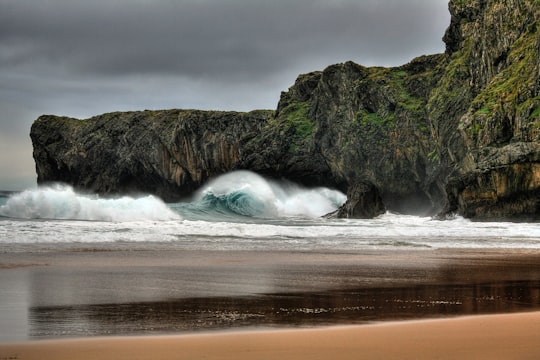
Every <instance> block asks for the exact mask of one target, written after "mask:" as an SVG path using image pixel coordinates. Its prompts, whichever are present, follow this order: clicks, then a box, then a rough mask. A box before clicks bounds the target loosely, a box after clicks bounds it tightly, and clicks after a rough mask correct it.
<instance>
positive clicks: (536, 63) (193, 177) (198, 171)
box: [31, 0, 540, 219]
mask: <svg viewBox="0 0 540 360" xmlns="http://www.w3.org/2000/svg"><path fill="white" fill-rule="evenodd" d="M449 9H450V12H451V16H452V17H451V24H450V26H449V28H448V30H447V31H446V34H445V36H444V41H445V43H446V52H445V53H444V54H437V55H430V56H421V57H419V58H416V59H414V60H412V61H411V62H410V63H408V64H406V65H403V66H400V67H394V68H382V67H371V68H367V67H363V66H361V65H358V64H355V63H352V62H347V63H343V64H336V65H332V66H329V67H328V68H327V69H325V70H324V71H318V72H313V73H309V74H303V75H300V76H299V77H298V79H297V80H296V82H295V84H294V85H293V86H292V87H291V88H289V90H288V91H287V92H283V93H282V95H281V99H280V101H279V104H278V106H277V110H276V111H253V112H250V113H236V112H212V111H197V110H166V111H141V112H127V113H111V114H104V115H101V116H97V117H94V118H91V119H87V120H76V119H69V118H64V117H56V116H42V117H40V118H39V119H38V120H36V122H35V123H34V124H33V126H32V131H31V137H32V141H33V144H34V158H35V161H36V170H37V174H38V182H39V183H45V182H49V181H61V182H66V183H68V184H72V185H74V186H75V187H77V188H80V189H86V190H89V191H94V192H98V193H104V194H110V193H119V192H122V193H125V192H150V193H154V194H157V195H159V196H161V197H163V198H164V199H166V200H177V199H180V198H181V197H183V196H186V195H189V194H190V193H191V192H193V191H194V190H195V189H197V188H198V187H199V186H201V185H202V184H203V183H204V182H205V181H207V180H208V179H209V178H211V177H213V176H216V175H219V174H221V173H224V172H227V171H230V170H235V169H249V170H252V171H256V172H258V173H261V174H265V175H268V176H272V177H276V178H281V177H284V178H287V179H290V180H294V181H297V182H300V183H302V184H305V185H324V186H330V187H335V188H339V189H341V190H343V191H346V192H347V195H348V202H347V204H346V205H345V206H344V208H343V209H342V210H341V211H340V216H346V217H372V216H375V215H377V214H379V213H381V212H382V211H384V208H385V207H386V208H387V209H389V210H394V211H398V212H405V213H416V214H434V213H436V212H439V211H441V210H442V211H443V213H459V214H462V215H464V216H467V217H472V218H479V219H482V218H484V219H490V218H524V219H538V217H539V214H540V24H539V21H540V3H539V2H538V1H534V0H504V1H503V0H473V1H461V0H451V1H450V5H449Z"/></svg>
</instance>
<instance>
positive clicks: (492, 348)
mask: <svg viewBox="0 0 540 360" xmlns="http://www.w3.org/2000/svg"><path fill="white" fill-rule="evenodd" d="M539 343H540V312H533V313H519V314H506V315H484V316H472V317H458V318H454V319H445V320H423V321H408V322H391V323H384V324H376V325H364V326H347V327H332V328H325V329H311V330H284V331H266V332H263V331H255V332H238V333H221V334H205V335H184V336H160V337H140V338H137V337H121V338H92V339H79V340H61V341H50V340H49V341H35V342H28V343H16V344H8V345H0V359H23V360H34V359H35V360H40V359H41V360H43V359H55V360H63V359H66V360H67V359H78V360H85V359H89V360H90V359H102V360H107V359H116V360H121V359H126V360H127V359H129V360H136V359H162V360H166V359H235V360H242V359H260V360H264V359H278V358H279V359H284V360H286V359H310V360H313V359H521V360H523V359H538V358H539V357H540V346H538V344H539Z"/></svg>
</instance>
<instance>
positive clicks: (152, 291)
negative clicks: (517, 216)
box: [0, 247, 540, 343]
mask: <svg viewBox="0 0 540 360" xmlns="http://www.w3.org/2000/svg"><path fill="white" fill-rule="evenodd" d="M0 286H1V288H2V292H0V319H2V322H1V323H0V343H9V342H18V341H27V340H42V339H66V338H84V337H103V336H134V335H135V336H142V335H144V336H148V335H171V334H195V333H205V332H209V331H212V332H215V331H218V332H223V331H230V330H234V331H239V330H254V331H260V330H262V329H267V330H268V329H291V328H292V329H298V328H312V327H328V326H336V325H358V324H372V323H374V322H380V321H396V320H412V319H433V318H447V317H455V316H462V315H476V314H496V313H516V312H523V311H534V310H540V252H538V251H525V250H512V251H508V250H498V251H494V250H490V251H485V250H400V251H387V250H381V251H376V250H371V251H363V252H347V253H339V252H336V253H328V252H325V253H315V252H260V251H255V252H253V251H245V252H242V251H177V250H174V249H167V250H144V251H133V250H131V251H128V250H121V251H106V250H105V249H96V248H84V247H80V248H77V249H74V248H70V249H69V250H65V251H58V250H54V251H48V250H47V249H41V250H40V251H37V252H12V253H0Z"/></svg>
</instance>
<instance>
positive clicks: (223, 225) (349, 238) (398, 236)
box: [0, 171, 540, 252]
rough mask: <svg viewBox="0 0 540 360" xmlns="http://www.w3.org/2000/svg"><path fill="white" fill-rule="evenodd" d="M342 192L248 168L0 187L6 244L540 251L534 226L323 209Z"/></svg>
mask: <svg viewBox="0 0 540 360" xmlns="http://www.w3.org/2000/svg"><path fill="white" fill-rule="evenodd" d="M345 201H346V196H345V194H343V193H341V192H339V191H337V190H334V189H328V188H323V187H318V188H306V187H303V186H300V185H298V184H295V183H292V182H290V181H285V180H283V181H276V180H270V179H267V178H264V177H262V176H260V175H258V174H255V173H252V172H248V171H236V172H231V173H228V174H225V175H222V176H220V177H217V178H215V179H213V180H212V181H210V182H209V183H208V184H206V185H205V186H204V187H203V188H201V189H200V190H199V191H198V192H197V193H196V194H194V196H193V197H192V198H190V199H186V201H182V202H176V203H164V202H163V201H161V200H160V199H159V198H158V197H155V196H152V195H138V196H122V197H115V198H111V197H100V196H98V195H95V194H85V193H80V192H76V191H75V190H74V189H73V188H71V187H70V186H67V185H62V184H56V185H51V186H44V187H37V188H32V189H28V190H25V191H21V192H0V244H1V249H2V251H3V252H17V251H51V250H53V251H56V250H69V249H70V248H78V247H81V246H84V247H85V249H96V250H99V249H107V250H115V249H118V250H122V249H142V250H144V249H149V250H150V249H167V248H171V249H175V250H182V249H186V250H215V251H222V250H261V251H328V250H331V251H359V250H364V249H377V250H384V249H392V250H396V249H474V248H481V249H534V250H539V249H540V224H539V223H527V222H501V221H497V222H473V221H470V220H468V219H464V218H462V217H460V216H454V217H452V218H448V219H445V220H439V219H435V218H433V217H430V216H412V215H404V214H397V213H391V212H387V213H385V214H383V215H381V216H378V217H376V218H374V219H337V218H332V217H325V215H327V214H329V213H332V212H334V211H335V210H337V209H338V208H339V207H340V206H341V205H342V204H343V203H344V202H345Z"/></svg>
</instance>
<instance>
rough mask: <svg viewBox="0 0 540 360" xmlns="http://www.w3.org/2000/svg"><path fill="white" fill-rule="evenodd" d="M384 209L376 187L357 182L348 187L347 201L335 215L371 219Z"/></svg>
mask: <svg viewBox="0 0 540 360" xmlns="http://www.w3.org/2000/svg"><path fill="white" fill-rule="evenodd" d="M385 210H386V207H385V206H384V202H383V200H382V198H381V196H380V194H379V191H378V189H377V188H376V187H375V186H374V185H373V184H371V183H368V184H365V183H358V184H355V185H353V186H351V187H349V190H348V191H347V201H346V202H345V204H344V205H343V206H342V207H341V208H340V209H339V210H338V212H337V214H336V215H337V217H339V218H353V219H371V218H374V217H376V216H378V215H381V214H383V213H384V212H385Z"/></svg>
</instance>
